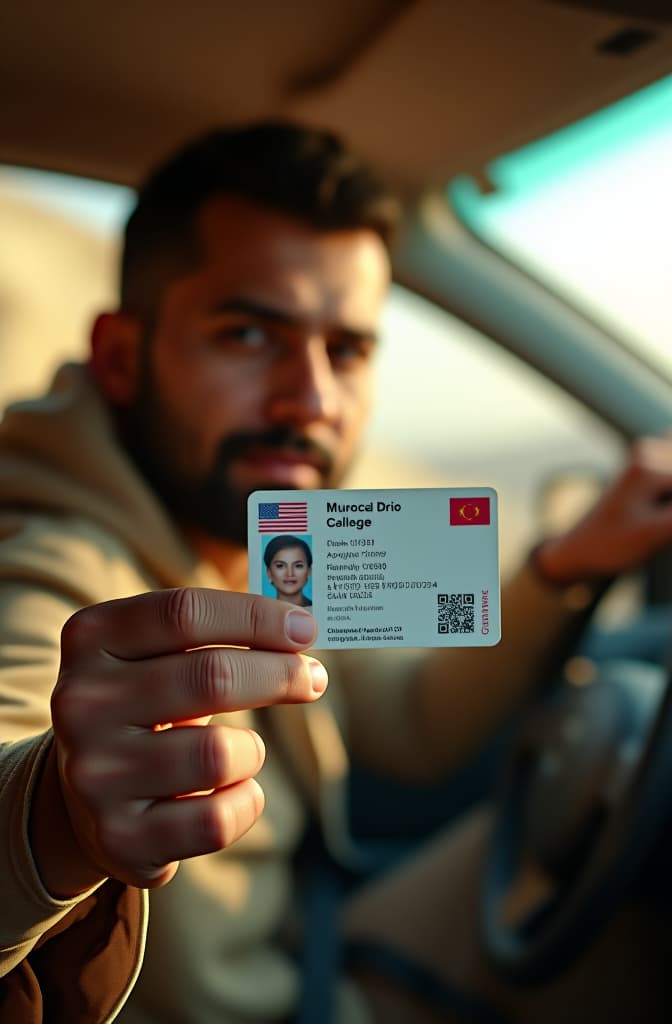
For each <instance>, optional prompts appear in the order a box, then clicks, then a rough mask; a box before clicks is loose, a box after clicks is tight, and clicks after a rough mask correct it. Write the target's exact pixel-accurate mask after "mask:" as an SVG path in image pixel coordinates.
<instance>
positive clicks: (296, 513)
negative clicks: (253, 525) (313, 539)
mask: <svg viewBox="0 0 672 1024" xmlns="http://www.w3.org/2000/svg"><path fill="white" fill-rule="evenodd" d="M307 530H308V502H307V501H264V502H260V503H259V533H286V532H291V533H306V532H307Z"/></svg>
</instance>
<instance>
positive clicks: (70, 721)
mask: <svg viewBox="0 0 672 1024" xmlns="http://www.w3.org/2000/svg"><path fill="white" fill-rule="evenodd" d="M88 704H89V701H88V700H87V698H86V694H85V693H84V692H83V687H82V686H80V685H79V684H78V683H77V682H76V681H75V680H73V679H71V678H69V677H67V676H65V675H64V674H61V676H60V678H59V681H58V683H57V684H56V687H55V689H54V691H53V693H52V695H51V720H52V723H53V726H54V732H55V733H56V735H58V736H60V737H62V738H63V739H65V740H68V741H73V740H74V739H75V738H76V737H77V736H79V734H80V733H81V732H82V730H85V729H86V728H87V723H88V719H89V716H88V714H87V707H88Z"/></svg>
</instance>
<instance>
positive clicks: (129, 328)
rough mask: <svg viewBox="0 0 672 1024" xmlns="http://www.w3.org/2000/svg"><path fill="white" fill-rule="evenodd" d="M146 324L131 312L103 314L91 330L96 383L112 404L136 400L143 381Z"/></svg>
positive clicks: (91, 358) (92, 362)
mask: <svg viewBox="0 0 672 1024" xmlns="http://www.w3.org/2000/svg"><path fill="white" fill-rule="evenodd" d="M141 344H142V324H141V322H140V320H139V319H138V318H137V317H134V316H130V315H129V314H127V313H101V314H100V316H98V317H97V318H96V321H95V323H94V325H93V329H92V331H91V355H90V358H89V366H90V369H91V372H92V374H93V377H94V379H95V381H96V384H97V385H98V387H99V388H100V390H101V392H102V394H103V395H104V396H105V398H107V400H108V401H109V402H111V403H112V405H116V406H127V405H130V404H131V402H132V401H133V400H134V399H135V396H136V394H137V390H138V385H139V379H140V355H141V354H140V347H141Z"/></svg>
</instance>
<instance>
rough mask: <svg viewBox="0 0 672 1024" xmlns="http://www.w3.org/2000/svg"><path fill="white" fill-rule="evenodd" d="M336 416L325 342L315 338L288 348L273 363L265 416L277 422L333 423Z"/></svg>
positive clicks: (337, 406) (332, 376)
mask: <svg viewBox="0 0 672 1024" xmlns="http://www.w3.org/2000/svg"><path fill="white" fill-rule="evenodd" d="M339 413H340V401H339V392H338V382H337V380H336V375H335V373H334V368H333V366H332V364H331V359H330V358H329V351H328V348H327V344H326V340H325V339H324V338H323V337H322V336H320V335H315V336H314V337H311V338H309V339H307V340H306V341H304V342H303V343H302V344H300V345H297V346H296V347H292V349H291V350H290V351H288V352H286V353H285V354H284V355H283V358H282V360H281V361H280V363H279V364H276V366H275V368H274V374H273V380H272V382H271V386H270V400H269V415H270V417H271V419H272V420H274V421H275V422H278V423H308V422H310V421H312V420H323V421H327V422H331V423H334V422H335V421H336V420H337V419H338V416H339Z"/></svg>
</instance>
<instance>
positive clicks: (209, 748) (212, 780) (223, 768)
mask: <svg viewBox="0 0 672 1024" xmlns="http://www.w3.org/2000/svg"><path fill="white" fill-rule="evenodd" d="M201 731H202V733H203V736H202V737H201V742H200V745H199V746H200V749H199V764H198V769H199V771H200V772H202V773H203V775H204V777H205V780H206V781H207V783H208V784H210V785H213V786H217V785H219V784H221V782H222V781H223V780H225V779H226V778H227V777H228V776H229V773H230V772H231V770H232V768H233V755H232V750H231V742H230V739H229V737H228V734H227V733H226V732H224V730H220V729H217V728H216V727H214V728H213V727H207V728H205V729H202V730H201Z"/></svg>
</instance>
